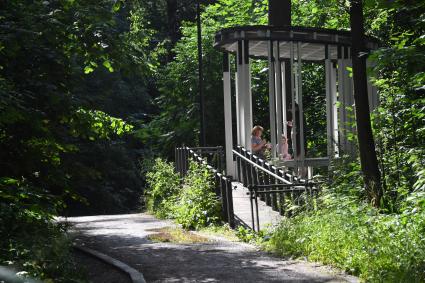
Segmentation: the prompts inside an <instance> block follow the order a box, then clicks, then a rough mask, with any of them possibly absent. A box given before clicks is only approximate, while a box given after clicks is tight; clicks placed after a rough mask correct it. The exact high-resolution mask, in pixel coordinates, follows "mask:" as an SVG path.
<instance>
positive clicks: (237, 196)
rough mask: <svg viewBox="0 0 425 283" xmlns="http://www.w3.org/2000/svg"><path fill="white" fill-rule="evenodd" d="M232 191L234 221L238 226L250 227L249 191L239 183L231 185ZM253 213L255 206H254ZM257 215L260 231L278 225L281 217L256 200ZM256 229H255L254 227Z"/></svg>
mask: <svg viewBox="0 0 425 283" xmlns="http://www.w3.org/2000/svg"><path fill="white" fill-rule="evenodd" d="M232 185H233V187H234V190H233V210H234V213H235V220H236V223H237V224H238V225H242V226H245V227H251V228H253V227H252V218H251V204H250V200H249V195H248V193H249V191H248V189H247V188H245V187H243V185H242V184H241V183H239V182H233V183H232ZM254 211H255V206H254ZM258 212H259V213H258V214H259V218H260V229H264V228H267V227H270V226H275V225H278V224H279V222H280V220H281V219H282V216H281V215H280V214H279V212H277V211H274V210H273V209H272V208H271V207H270V206H267V205H266V203H265V202H263V201H261V200H258ZM255 228H257V227H255Z"/></svg>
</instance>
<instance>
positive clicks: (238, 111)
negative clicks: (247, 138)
mask: <svg viewBox="0 0 425 283" xmlns="http://www.w3.org/2000/svg"><path fill="white" fill-rule="evenodd" d="M237 46H238V47H237V50H236V57H235V63H236V73H235V91H236V133H237V144H238V145H242V144H243V140H242V139H243V138H242V137H243V133H242V130H243V129H244V127H243V125H242V122H243V121H241V120H243V119H241V108H242V107H243V104H242V103H241V96H242V93H243V92H242V91H241V87H240V80H241V78H240V74H241V70H240V67H239V65H240V64H241V57H242V54H241V53H242V47H241V46H242V42H240V41H239V42H238V43H237Z"/></svg>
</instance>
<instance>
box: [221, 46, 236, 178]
mask: <svg viewBox="0 0 425 283" xmlns="http://www.w3.org/2000/svg"><path fill="white" fill-rule="evenodd" d="M223 56H224V57H223V92H224V127H225V135H226V136H225V139H226V174H227V175H231V176H234V164H233V152H232V149H233V134H232V87H231V77H230V76H231V74H230V62H229V54H228V53H224V54H223Z"/></svg>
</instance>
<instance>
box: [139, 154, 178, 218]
mask: <svg viewBox="0 0 425 283" xmlns="http://www.w3.org/2000/svg"><path fill="white" fill-rule="evenodd" d="M146 182H147V183H148V189H147V192H146V198H147V200H146V207H147V209H148V210H149V211H150V212H152V213H154V214H155V215H156V216H158V217H161V218H172V217H173V213H174V203H175V202H176V201H177V197H178V194H179V191H180V178H179V175H178V174H177V173H176V172H175V170H174V166H173V164H172V163H168V162H166V161H164V160H162V159H161V158H157V159H156V160H155V163H154V165H153V167H152V169H151V171H149V172H148V173H147V174H146Z"/></svg>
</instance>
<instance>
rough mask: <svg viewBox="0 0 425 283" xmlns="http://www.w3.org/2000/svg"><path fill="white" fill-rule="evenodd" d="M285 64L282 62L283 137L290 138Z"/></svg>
mask: <svg viewBox="0 0 425 283" xmlns="http://www.w3.org/2000/svg"><path fill="white" fill-rule="evenodd" d="M285 68H286V66H285V62H283V61H282V64H281V70H282V110H283V111H282V120H283V135H284V136H285V137H286V138H288V129H287V126H286V125H287V123H288V118H287V117H288V116H287V108H288V105H286V99H287V96H286V73H285Z"/></svg>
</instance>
